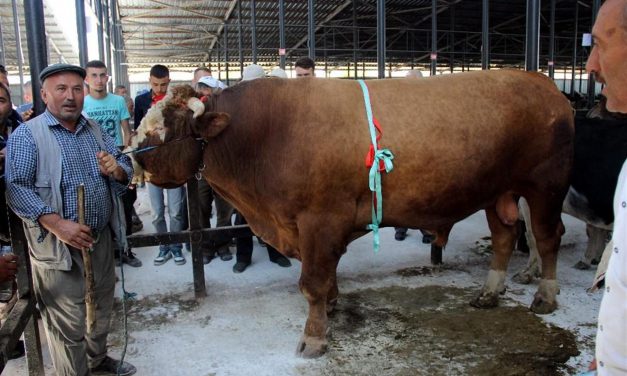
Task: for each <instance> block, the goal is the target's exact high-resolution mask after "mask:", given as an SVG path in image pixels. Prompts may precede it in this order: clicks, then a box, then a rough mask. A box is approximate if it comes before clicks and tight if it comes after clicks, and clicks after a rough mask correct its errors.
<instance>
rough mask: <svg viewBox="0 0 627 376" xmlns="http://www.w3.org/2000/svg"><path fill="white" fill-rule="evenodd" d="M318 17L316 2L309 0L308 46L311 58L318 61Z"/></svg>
mask: <svg viewBox="0 0 627 376" xmlns="http://www.w3.org/2000/svg"><path fill="white" fill-rule="evenodd" d="M315 27H316V17H315V9H314V0H307V45H308V46H309V58H311V59H312V60H313V61H316V29H314V28H315Z"/></svg>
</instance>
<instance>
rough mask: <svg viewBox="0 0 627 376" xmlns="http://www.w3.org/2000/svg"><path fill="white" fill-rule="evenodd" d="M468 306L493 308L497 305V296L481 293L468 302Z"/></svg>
mask: <svg viewBox="0 0 627 376" xmlns="http://www.w3.org/2000/svg"><path fill="white" fill-rule="evenodd" d="M470 305H471V306H473V307H475V308H494V307H496V306H498V305H499V296H498V294H494V293H487V294H484V293H481V294H480V295H479V296H477V297H476V298H474V299H473V300H471V301H470Z"/></svg>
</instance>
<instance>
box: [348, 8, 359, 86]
mask: <svg viewBox="0 0 627 376" xmlns="http://www.w3.org/2000/svg"><path fill="white" fill-rule="evenodd" d="M357 1H358V0H353V65H354V66H355V79H357V44H359V30H358V29H357ZM349 76H350V75H349Z"/></svg>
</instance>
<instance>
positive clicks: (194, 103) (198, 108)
mask: <svg viewBox="0 0 627 376" xmlns="http://www.w3.org/2000/svg"><path fill="white" fill-rule="evenodd" d="M187 107H189V109H190V110H192V111H193V112H194V119H196V118H197V117H199V116H200V115H202V114H203V112H205V105H204V103H202V102H201V100H200V99H198V98H195V97H192V98H189V99H188V100H187Z"/></svg>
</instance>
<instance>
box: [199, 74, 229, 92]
mask: <svg viewBox="0 0 627 376" xmlns="http://www.w3.org/2000/svg"><path fill="white" fill-rule="evenodd" d="M198 83H199V84H203V85H205V86H208V87H210V88H212V89H225V88H226V85H225V84H224V83H223V82H222V81H220V80H218V79H217V78H213V77H211V76H203V77H200V78H199V79H198Z"/></svg>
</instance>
